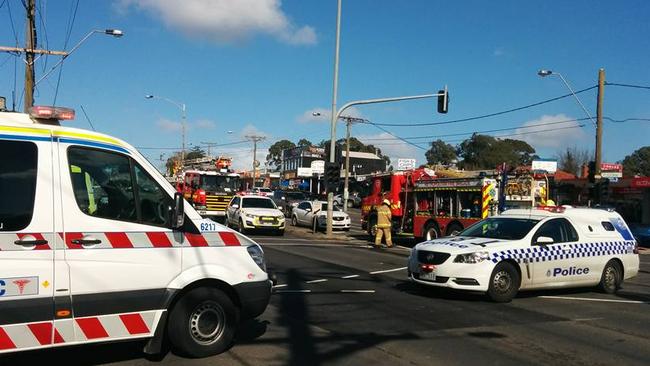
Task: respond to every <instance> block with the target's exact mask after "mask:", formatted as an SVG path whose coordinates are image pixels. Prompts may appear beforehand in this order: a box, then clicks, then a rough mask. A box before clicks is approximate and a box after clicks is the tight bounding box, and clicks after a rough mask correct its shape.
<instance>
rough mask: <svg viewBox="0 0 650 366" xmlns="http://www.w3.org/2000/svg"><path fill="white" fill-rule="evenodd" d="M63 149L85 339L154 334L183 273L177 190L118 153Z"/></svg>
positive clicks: (68, 227)
mask: <svg viewBox="0 0 650 366" xmlns="http://www.w3.org/2000/svg"><path fill="white" fill-rule="evenodd" d="M89 145H90V143H89ZM95 145H97V144H95ZM121 150H123V149H121ZM59 151H60V155H61V159H60V161H61V171H62V174H61V180H62V182H63V183H62V185H63V186H64V187H63V206H64V211H65V218H66V220H65V226H64V229H65V243H66V247H67V248H66V260H67V263H68V265H69V266H70V281H71V294H72V306H73V310H74V317H75V321H76V323H77V328H76V336H77V341H79V342H87V341H96V340H107V339H118V338H136V337H144V336H147V335H151V334H152V333H151V332H153V330H154V328H153V325H154V324H155V322H157V319H158V317H159V316H160V315H161V314H162V309H163V308H164V306H163V302H164V299H165V294H166V293H167V286H168V284H169V283H170V282H171V281H172V279H174V278H175V277H176V276H178V275H179V274H180V271H181V251H180V249H179V247H180V246H181V244H182V242H183V239H182V233H180V232H173V231H172V230H171V229H170V227H171V225H170V215H168V213H169V207H170V206H171V205H172V196H173V193H174V192H173V187H171V186H170V185H169V184H168V183H165V182H163V181H162V178H161V177H159V178H154V177H158V175H156V174H149V173H148V172H147V170H146V168H143V167H142V166H141V165H139V164H138V163H137V162H136V161H135V160H134V159H133V158H131V157H130V156H129V155H128V154H127V153H126V152H125V151H120V149H117V148H116V149H114V150H113V149H109V148H107V149H97V148H94V147H91V146H84V145H82V142H80V143H79V144H63V143H61V144H59ZM158 179H160V181H159V180H158ZM125 314H126V315H125Z"/></svg>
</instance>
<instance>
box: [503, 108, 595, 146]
mask: <svg viewBox="0 0 650 366" xmlns="http://www.w3.org/2000/svg"><path fill="white" fill-rule="evenodd" d="M563 121H568V122H566V123H564V122H563ZM583 123H584V122H578V121H574V118H572V117H568V116H567V115H565V114H557V115H554V116H547V115H544V116H541V117H540V118H538V119H536V120H532V121H528V122H525V123H524V124H523V125H522V127H527V128H518V129H517V130H516V131H515V133H525V135H521V136H513V137H512V138H515V139H521V140H524V141H526V142H528V143H529V144H530V145H532V146H533V147H534V148H535V149H538V148H545V147H551V148H561V147H564V146H574V145H576V143H578V142H580V141H582V140H584V139H585V138H586V137H587V134H586V133H585V131H584V129H583V128H580V127H579V126H580V125H581V124H583ZM528 126H535V127H528Z"/></svg>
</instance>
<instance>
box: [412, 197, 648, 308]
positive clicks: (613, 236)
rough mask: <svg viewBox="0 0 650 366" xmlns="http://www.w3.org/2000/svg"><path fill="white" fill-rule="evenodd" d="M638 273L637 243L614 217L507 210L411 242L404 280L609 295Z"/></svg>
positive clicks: (489, 289)
mask: <svg viewBox="0 0 650 366" xmlns="http://www.w3.org/2000/svg"><path fill="white" fill-rule="evenodd" d="M638 271H639V256H638V247H637V243H636V241H635V240H634V237H633V236H632V234H631V233H630V230H629V228H628V227H627V225H626V224H625V222H624V221H623V219H622V218H621V216H620V215H619V214H618V213H616V212H610V211H607V210H600V209H589V208H571V207H539V208H536V209H513V210H508V211H505V212H504V213H503V214H501V215H499V216H494V217H490V218H487V219H485V220H482V221H479V222H478V223H476V224H475V225H473V226H471V227H469V228H467V229H465V230H464V231H462V232H461V233H460V234H458V235H457V236H454V237H447V238H441V239H437V240H431V241H426V242H423V243H419V244H418V245H416V246H415V247H414V248H413V250H412V251H411V254H410V256H409V259H408V276H409V278H410V279H411V280H412V281H414V282H416V283H418V284H422V285H428V286H437V287H448V288H453V289H458V290H467V291H479V292H484V293H487V295H488V296H489V297H490V298H491V299H492V300H494V301H497V302H507V301H510V300H511V299H512V298H513V297H515V295H516V294H517V292H518V291H519V290H530V289H543V288H560V287H582V286H596V285H598V286H599V287H600V288H601V289H602V290H603V291H605V292H606V293H614V292H616V291H617V290H618V289H619V288H620V286H621V283H622V282H623V280H625V279H628V278H631V277H634V276H636V275H637V273H638Z"/></svg>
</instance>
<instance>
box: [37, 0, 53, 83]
mask: <svg viewBox="0 0 650 366" xmlns="http://www.w3.org/2000/svg"><path fill="white" fill-rule="evenodd" d="M44 3H45V0H43V1H41V2H40V3H39V5H38V6H37V7H36V13H37V15H38V17H39V19H40V25H41V30H40V31H39V34H42V35H43V38H44V39H45V49H46V50H48V49H50V41H49V39H48V37H47V27H46V26H45V17H44V16H43V7H44V5H43V4H44ZM44 56H45V62H43V70H42V72H44V71H45V70H46V69H47V62H48V61H49V59H50V58H49V55H44Z"/></svg>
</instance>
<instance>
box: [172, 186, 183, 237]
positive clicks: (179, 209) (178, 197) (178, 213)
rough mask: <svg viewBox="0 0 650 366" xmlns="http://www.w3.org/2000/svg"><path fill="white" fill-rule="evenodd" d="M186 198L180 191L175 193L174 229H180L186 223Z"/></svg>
mask: <svg viewBox="0 0 650 366" xmlns="http://www.w3.org/2000/svg"><path fill="white" fill-rule="evenodd" d="M184 205H185V200H184V199H183V195H182V194H181V193H180V192H176V193H174V208H173V210H172V220H171V224H172V229H179V228H181V227H182V226H183V224H184V223H185V206H184Z"/></svg>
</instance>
